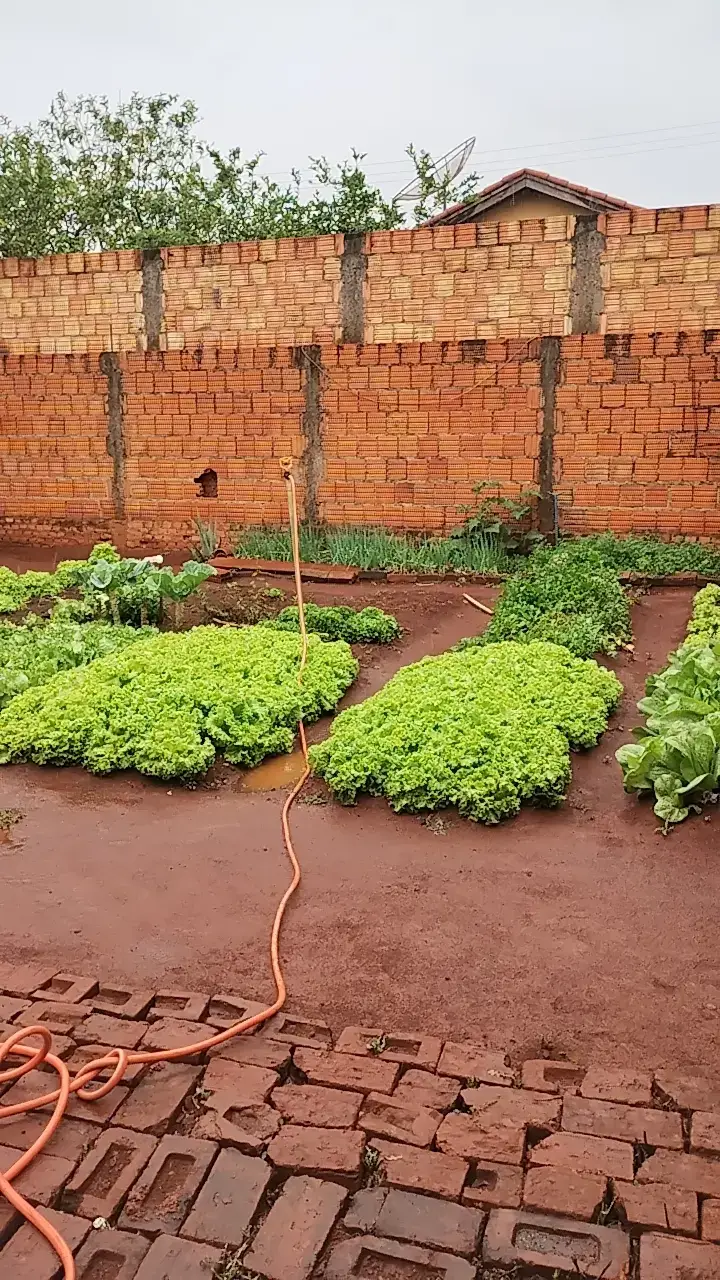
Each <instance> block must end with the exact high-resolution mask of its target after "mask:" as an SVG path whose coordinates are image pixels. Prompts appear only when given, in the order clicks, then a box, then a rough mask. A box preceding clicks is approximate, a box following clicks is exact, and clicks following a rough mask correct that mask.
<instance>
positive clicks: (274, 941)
mask: <svg viewBox="0 0 720 1280" xmlns="http://www.w3.org/2000/svg"><path fill="white" fill-rule="evenodd" d="M280 465H281V467H282V472H283V478H284V480H285V485H286V489H287V501H288V514H289V517H290V537H291V540H292V553H293V565H294V569H295V590H296V594H297V602H298V611H299V621H300V636H301V648H300V665H299V668H298V681H301V680H302V673H303V670H304V668H305V664H306V662H307V648H308V644H307V631H306V628H305V613H304V608H303V595H302V578H301V574H300V548H299V535H298V514H297V492H296V488H295V478H294V476H293V474H292V460H291V459H289V458H283V459H282V462H281V464H280ZM298 729H299V733H300V745H301V748H302V752H303V756H304V757H305V768H304V770H303V773H302V776H301V777H300V778H299V780H298V781H297V782H296V784H295V786H294V787H293V789H292V791H291V792H290V794H289V796H288V797H287V799H286V801H285V803H284V805H283V809H282V829H283V838H284V841H285V848H286V850H287V854H288V857H289V859H290V862H291V864H292V870H293V875H292V880H291V881H290V884H289V885H288V887H287V889H286V890H285V892H284V894H283V896H282V898H281V899H280V902H279V904H278V908H277V911H276V912H275V919H274V921H273V927H272V934H271V937H270V962H271V965H272V971H273V979H274V982H275V990H276V998H275V1000H274V1001H273V1003H272V1004H271V1005H268V1007H267V1009H263V1010H262V1012H261V1013H255V1014H253V1016H252V1017H251V1018H244V1019H243V1021H242V1022H236V1023H235V1024H234V1026H232V1027H228V1028H227V1030H225V1031H221V1032H218V1034H217V1035H214V1036H210V1037H208V1039H207V1040H201V1041H200V1042H199V1043H198V1044H188V1045H182V1046H180V1047H179V1048H176V1049H160V1050H158V1051H157V1052H155V1053H141V1052H139V1051H136V1052H132V1053H130V1052H128V1050H127V1049H111V1050H110V1051H109V1052H108V1053H107V1054H106V1055H105V1056H104V1057H103V1058H96V1059H95V1060H94V1061H93V1062H88V1063H86V1065H85V1066H84V1067H81V1068H80V1070H79V1071H77V1072H76V1073H75V1074H74V1075H72V1076H71V1075H70V1072H69V1071H68V1068H67V1067H66V1065H65V1063H64V1062H63V1061H62V1060H61V1059H60V1058H58V1057H57V1056H56V1055H55V1054H54V1053H52V1036H51V1034H50V1032H49V1031H48V1029H47V1027H43V1026H36V1027H27V1028H26V1027H20V1028H18V1030H17V1031H16V1032H14V1033H13V1035H11V1036H8V1038H7V1040H5V1041H3V1042H0V1064H2V1062H3V1061H4V1060H5V1059H6V1058H7V1057H8V1056H9V1055H10V1054H11V1053H12V1054H13V1055H15V1056H19V1057H22V1058H25V1059H27V1061H25V1062H22V1063H21V1064H20V1065H19V1066H17V1067H9V1068H6V1069H5V1070H0V1085H3V1084H8V1083H10V1082H11V1081H13V1080H18V1079H20V1077H21V1076H24V1075H26V1074H27V1073H28V1072H29V1071H32V1070H33V1068H34V1067H37V1066H39V1065H40V1064H41V1063H45V1064H46V1065H47V1066H50V1067H52V1068H53V1070H54V1071H56V1072H57V1075H58V1078H59V1079H58V1087H57V1088H56V1089H53V1090H52V1091H51V1092H49V1093H45V1094H43V1095H42V1096H41V1097H37V1098H33V1099H32V1100H31V1101H29V1102H18V1103H16V1104H15V1106H4V1107H3V1106H0V1119H5V1118H7V1117H9V1116H16V1115H21V1114H23V1113H24V1112H26V1111H37V1110H38V1109H39V1108H40V1107H47V1106H49V1105H51V1104H52V1105H53V1112H52V1115H51V1116H50V1118H49V1120H48V1122H47V1124H46V1125H45V1128H44V1129H43V1131H42V1133H41V1134H40V1135H39V1136H38V1137H37V1138H36V1139H35V1141H34V1142H33V1143H32V1145H31V1146H30V1147H28V1149H27V1151H25V1152H23V1154H22V1155H21V1156H20V1157H19V1159H17V1160H16V1161H15V1163H14V1164H12V1165H11V1166H10V1168H9V1169H5V1171H4V1172H2V1173H0V1193H2V1195H3V1196H4V1197H5V1199H6V1200H7V1201H8V1202H9V1203H10V1204H11V1205H12V1206H13V1208H14V1209H17V1210H18V1212H19V1213H21V1214H22V1215H23V1217H24V1218H26V1219H27V1221H28V1222H30V1223H32V1225H33V1226H34V1227H36V1228H37V1230H38V1231H39V1232H41V1234H42V1235H43V1236H45V1239H46V1240H47V1241H48V1242H49V1243H50V1244H51V1245H52V1247H53V1249H54V1250H55V1252H56V1253H57V1255H58V1258H59V1259H60V1261H61V1262H62V1265H63V1280H75V1277H76V1271H75V1262H74V1260H73V1256H72V1253H71V1251H70V1249H69V1248H68V1246H67V1244H66V1243H65V1241H64V1240H63V1238H62V1236H61V1235H60V1233H59V1231H57V1230H56V1229H55V1227H53V1226H52V1224H51V1223H50V1222H48V1221H47V1219H46V1218H44V1217H43V1215H42V1214H41V1213H40V1211H39V1210H38V1209H36V1208H34V1206H33V1205H31V1204H30V1203H29V1202H28V1201H27V1200H26V1199H25V1197H24V1196H22V1195H20V1193H19V1192H18V1191H16V1190H15V1188H14V1187H13V1185H12V1184H13V1180H14V1179H15V1178H16V1177H17V1176H18V1174H20V1173H22V1171H23V1169H27V1167H28V1165H29V1164H30V1163H31V1162H32V1161H33V1160H34V1158H35V1156H36V1155H39V1153H40V1152H41V1151H42V1149H43V1147H44V1146H46V1144H47V1143H48V1142H49V1140H50V1138H51V1137H52V1136H53V1134H54V1133H55V1130H56V1129H57V1128H58V1125H59V1124H60V1122H61V1120H62V1118H63V1115H64V1114H65V1110H66V1108H67V1105H68V1101H69V1099H70V1095H71V1094H73V1093H76V1094H77V1095H78V1097H79V1098H81V1099H82V1101H83V1102H92V1101H94V1100H96V1099H98V1098H104V1097H105V1095H106V1094H107V1093H109V1092H110V1090H111V1089H114V1088H115V1085H116V1084H118V1083H119V1082H120V1081H121V1080H122V1078H123V1076H124V1074H125V1072H126V1070H127V1068H128V1067H129V1066H132V1065H134V1064H135V1063H155V1062H172V1061H173V1060H174V1059H176V1058H185V1057H188V1055H190V1054H195V1053H204V1052H205V1051H206V1050H208V1049H212V1048H214V1047H215V1046H216V1045H219V1044H224V1043H225V1042H226V1041H227V1040H232V1039H234V1038H235V1036H239V1035H242V1034H243V1032H246V1031H252V1030H253V1028H254V1027H257V1026H259V1025H260V1024H261V1023H263V1022H267V1020H268V1019H269V1018H272V1017H274V1015H275V1014H276V1013H278V1012H279V1011H280V1009H282V1007H283V1005H284V1004H285V999H286V996H287V988H286V986H285V980H284V978H283V974H282V968H281V965H280V953H279V943H280V928H281V925H282V921H283V916H284V914H285V908H286V907H287V904H288V902H289V901H290V898H291V897H292V895H293V893H294V892H295V890H296V889H297V887H298V885H299V883H300V864H299V862H298V860H297V856H296V854H295V849H294V847H293V842H292V836H291V833H290V810H291V808H292V806H293V804H294V802H295V800H296V799H297V797H298V795H299V794H300V791H301V790H302V787H303V786H304V785H305V782H306V781H307V779H308V777H309V774H310V764H309V761H308V753H307V742H306V738H305V727H304V725H303V721H302V718H301V719H300V720H299V722H298ZM30 1039H32V1040H38V1039H39V1040H40V1045H39V1047H38V1048H32V1047H31V1046H30V1045H29V1044H27V1043H26V1042H27V1041H28V1040H30ZM107 1068H111V1072H110V1078H109V1079H108V1080H107V1081H105V1082H104V1083H103V1084H100V1085H98V1086H96V1087H95V1088H92V1089H91V1088H90V1087H89V1086H90V1085H91V1083H92V1081H93V1080H96V1079H97V1077H98V1076H99V1075H100V1073H101V1072H102V1071H104V1070H106V1069H107Z"/></svg>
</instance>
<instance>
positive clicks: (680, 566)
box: [562, 533, 720, 578]
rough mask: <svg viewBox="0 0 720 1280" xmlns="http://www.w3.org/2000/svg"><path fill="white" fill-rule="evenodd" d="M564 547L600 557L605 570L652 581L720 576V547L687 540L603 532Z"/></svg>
mask: <svg viewBox="0 0 720 1280" xmlns="http://www.w3.org/2000/svg"><path fill="white" fill-rule="evenodd" d="M562 545H563V546H564V547H568V548H572V550H573V553H574V554H575V555H578V556H583V555H584V554H585V553H587V554H589V555H590V557H591V558H595V557H597V556H599V557H600V559H601V561H602V563H603V564H604V565H605V566H606V568H608V569H614V570H615V572H616V573H637V574H642V575H646V576H647V577H652V578H663V577H669V576H670V575H671V574H673V573H699V574H705V575H707V576H708V577H713V576H715V575H720V547H718V546H717V545H715V546H708V545H707V544H706V543H702V542H689V541H687V540H686V539H678V540H676V541H674V542H663V541H662V539H660V538H653V537H641V538H640V537H630V538H618V537H616V536H615V534H614V533H600V534H593V535H592V536H590V537H585V538H572V539H567V540H566V541H564V542H563V544H562Z"/></svg>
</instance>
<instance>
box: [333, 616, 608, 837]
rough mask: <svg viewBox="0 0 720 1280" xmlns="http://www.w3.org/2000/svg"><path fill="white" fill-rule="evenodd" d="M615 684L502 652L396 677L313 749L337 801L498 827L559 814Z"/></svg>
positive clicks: (600, 674) (463, 655) (505, 645)
mask: <svg viewBox="0 0 720 1280" xmlns="http://www.w3.org/2000/svg"><path fill="white" fill-rule="evenodd" d="M621 693H622V685H621V684H620V682H619V680H618V679H617V677H616V676H615V675H614V674H613V673H612V672H611V671H607V670H605V668H603V667H600V666H598V664H597V663H595V662H593V661H582V660H580V659H578V658H575V657H573V656H572V654H570V653H569V652H568V650H567V649H566V648H565V647H563V646H561V645H556V644H548V643H544V642H540V641H530V642H528V643H526V644H520V643H516V642H502V643H498V644H493V645H488V646H487V647H485V648H467V649H464V650H463V651H461V652H454V653H444V654H441V655H440V657H437V658H425V659H423V661H422V662H418V663H415V664H413V665H412V666H408V667H404V668H403V669H402V670H401V671H399V672H398V673H397V675H395V676H394V677H393V678H392V679H391V680H390V681H389V682H388V684H386V685H385V687H384V688H383V689H381V690H380V691H379V693H376V694H374V696H373V697H371V698H368V699H367V701H365V702H363V703H361V704H360V705H359V706H357V707H350V708H348V710H346V711H343V712H341V713H340V715H339V716H337V718H336V719H335V720H334V722H333V725H332V728H331V730H330V736H329V737H328V738H327V739H326V740H325V741H324V742H322V743H321V744H320V745H319V746H316V747H313V748H312V749H311V753H310V754H311V760H312V765H313V768H314V770H315V772H316V773H318V774H319V775H320V776H321V777H323V778H324V779H325V781H326V782H327V784H328V786H329V787H330V788H331V790H332V791H333V792H334V793H335V795H336V796H337V798H338V799H339V800H340V801H342V802H343V803H345V804H352V803H353V802H354V801H355V799H356V798H357V795H358V793H359V792H361V791H366V792H370V793H371V794H373V795H384V796H386V797H387V799H388V800H389V802H390V804H391V805H392V807H393V809H395V810H396V811H398V812H399V811H401V810H403V809H409V810H421V809H439V808H444V807H445V806H448V805H457V807H458V809H459V810H460V812H461V813H463V814H465V815H466V816H467V817H469V818H473V819H475V820H476V821H479V822H488V823H492V822H499V821H500V819H501V818H505V817H508V816H510V815H511V814H514V813H517V811H518V810H519V808H520V806H521V804H523V803H534V804H546V805H554V804H558V803H559V802H560V801H561V800H562V798H563V795H564V792H565V788H566V786H567V784H568V782H569V780H570V755H569V752H570V748H571V747H590V746H592V745H593V744H594V743H595V742H597V740H598V738H599V737H600V736H601V734H602V733H603V732H604V730H605V729H606V727H607V721H608V716H609V714H610V712H611V711H612V709H613V707H614V706H615V705H616V703H617V701H618V699H619V697H620V694H621Z"/></svg>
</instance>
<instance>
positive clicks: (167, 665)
mask: <svg viewBox="0 0 720 1280" xmlns="http://www.w3.org/2000/svg"><path fill="white" fill-rule="evenodd" d="M299 657H300V641H299V638H298V636H295V635H289V634H287V633H284V632H281V631H272V630H270V629H269V628H266V627H247V628H230V627H228V628H220V627H196V628H194V629H193V630H192V631H188V632H184V633H182V634H177V633H175V632H163V633H161V634H155V635H153V636H152V637H150V638H147V639H140V640H138V642H137V643H135V644H132V645H130V646H129V647H128V648H127V649H126V650H125V651H123V652H120V653H116V654H114V655H112V656H110V657H107V658H100V659H98V660H97V661H94V662H92V663H91V664H90V665H89V666H86V667H82V668H79V669H77V670H73V671H65V672H61V673H60V674H59V675H56V676H55V677H54V678H53V679H51V680H50V681H48V683H46V684H44V685H42V686H41V687H39V688H33V689H28V690H26V692H24V693H21V694H20V695H19V696H18V697H16V698H15V699H14V700H13V702H12V703H10V705H9V706H7V707H6V708H5V709H4V710H3V711H2V712H1V713H0V763H3V764H7V763H10V762H12V761H17V760H31V761H34V762H35V763H37V764H82V765H84V766H85V767H86V768H87V769H90V770H91V771H92V772H93V773H109V772H110V771H111V770H113V769H131V768H134V769H137V770H139V771H140V772H141V773H146V774H150V775H152V776H155V777H159V778H191V777H194V776H196V775H198V774H201V773H204V772H205V770H206V769H208V768H209V767H210V765H211V764H212V763H213V760H214V759H215V756H216V754H221V755H223V756H224V757H225V758H226V759H227V760H229V761H230V762H231V763H233V764H238V765H242V766H244V767H250V766H252V765H255V764H258V763H259V761H260V760H262V759H263V758H264V757H265V756H266V755H272V754H276V753H278V752H284V751H290V750H291V748H292V745H293V741H294V737H295V732H296V728H297V722H298V719H299V717H300V715H303V716H304V717H305V718H306V719H308V720H312V719H314V718H316V717H317V716H319V715H321V714H322V712H324V711H330V710H332V708H333V707H335V706H336V704H337V702H338V701H339V699H340V698H341V697H342V695H343V693H344V692H345V690H346V689H347V688H348V686H349V685H350V684H351V683H352V681H353V679H354V678H355V675H356V674H357V670H358V664H357V662H356V661H355V659H354V658H353V656H352V651H351V650H350V648H349V646H348V645H347V644H345V643H343V642H342V641H336V642H335V643H333V644H326V643H324V642H323V641H321V640H320V639H319V638H318V637H316V636H310V637H309V646H308V661H307V666H306V668H305V671H304V672H303V678H302V682H300V683H299V682H298V663H299Z"/></svg>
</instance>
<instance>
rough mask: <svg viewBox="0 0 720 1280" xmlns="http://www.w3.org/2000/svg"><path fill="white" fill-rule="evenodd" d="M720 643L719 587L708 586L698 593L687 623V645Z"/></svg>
mask: <svg viewBox="0 0 720 1280" xmlns="http://www.w3.org/2000/svg"><path fill="white" fill-rule="evenodd" d="M718 641H720V587H717V586H715V585H714V584H710V585H708V586H707V587H703V589H702V591H698V593H697V595H696V596H695V600H694V601H693V611H692V617H691V618H690V621H689V623H688V629H687V643H688V644H699V645H706V644H710V645H713V644H716V643H717V642H718Z"/></svg>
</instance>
